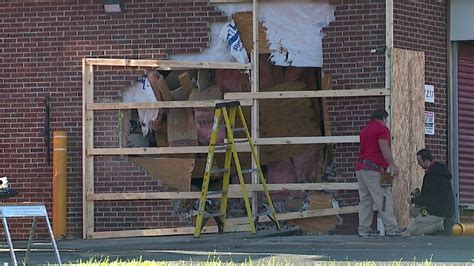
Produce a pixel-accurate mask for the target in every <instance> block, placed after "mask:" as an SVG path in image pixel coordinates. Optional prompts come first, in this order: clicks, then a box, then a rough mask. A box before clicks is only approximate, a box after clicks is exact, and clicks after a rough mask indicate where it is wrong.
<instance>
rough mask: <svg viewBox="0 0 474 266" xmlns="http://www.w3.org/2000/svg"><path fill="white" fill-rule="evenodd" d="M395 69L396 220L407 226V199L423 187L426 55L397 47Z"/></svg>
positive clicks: (393, 121) (393, 136)
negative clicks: (421, 157)
mask: <svg viewBox="0 0 474 266" xmlns="http://www.w3.org/2000/svg"><path fill="white" fill-rule="evenodd" d="M392 68H393V72H392V93H391V105H392V108H391V121H392V124H391V125H392V152H393V155H394V159H395V162H396V163H397V165H398V167H399V168H400V176H399V177H398V178H397V179H396V180H395V182H394V187H393V190H392V192H393V201H394V208H395V215H396V216H397V220H398V222H399V224H400V225H401V226H408V225H409V224H410V223H411V221H410V218H409V217H408V204H407V202H406V198H407V197H408V195H409V194H410V193H409V191H410V190H411V189H413V188H415V187H420V185H421V183H422V178H423V169H422V168H421V167H420V166H418V164H417V161H416V152H417V151H418V150H419V149H421V148H423V147H424V145H425V133H424V111H425V103H424V100H425V98H424V83H425V55H424V53H423V52H415V51H409V50H403V49H394V51H393V66H392Z"/></svg>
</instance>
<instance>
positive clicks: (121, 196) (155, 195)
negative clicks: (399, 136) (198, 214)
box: [86, 183, 357, 201]
mask: <svg viewBox="0 0 474 266" xmlns="http://www.w3.org/2000/svg"><path fill="white" fill-rule="evenodd" d="M246 187H247V191H248V192H258V191H263V186H262V185H261V184H248V185H246ZM267 188H268V190H269V191H270V192H275V191H291V190H307V191H312V190H356V189H357V183H293V184H267ZM248 195H249V197H251V195H252V194H251V193H250V194H248ZM200 197H201V192H141V193H138V192H135V193H96V194H88V195H87V197H86V200H87V201H114V200H157V199H199V198H200ZM220 197H221V195H220V194H214V195H209V196H208V198H220ZM229 197H230V198H242V192H241V190H240V185H229Z"/></svg>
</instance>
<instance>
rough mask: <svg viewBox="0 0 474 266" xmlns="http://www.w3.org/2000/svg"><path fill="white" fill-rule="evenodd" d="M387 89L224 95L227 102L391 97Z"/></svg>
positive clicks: (233, 93) (234, 93)
mask: <svg viewBox="0 0 474 266" xmlns="http://www.w3.org/2000/svg"><path fill="white" fill-rule="evenodd" d="M389 94H390V91H389V90H387V89H354V90H327V91H324V90H321V91H266V92H232V93H230V92H228V93H225V94H224V99H225V100H243V99H281V98H287V99H295V98H317V97H363V96H385V95H389Z"/></svg>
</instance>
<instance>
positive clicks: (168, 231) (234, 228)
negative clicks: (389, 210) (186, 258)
mask: <svg viewBox="0 0 474 266" xmlns="http://www.w3.org/2000/svg"><path fill="white" fill-rule="evenodd" d="M357 212H358V206H349V207H341V208H329V209H320V210H310V211H302V212H289V213H278V214H277V217H278V220H280V221H283V220H292V219H302V218H311V217H322V216H329V215H338V214H348V213H357ZM269 221H270V219H269V218H268V217H261V218H260V219H259V222H269ZM247 223H248V217H239V218H229V219H226V224H225V227H224V232H243V231H250V228H249V226H248V224H247ZM217 232H218V229H217V226H204V227H203V229H202V231H201V233H202V234H210V233H217ZM191 234H194V227H177V228H162V229H143V230H124V231H108V232H91V233H89V234H88V235H87V239H102V238H119V237H140V236H169V235H191Z"/></svg>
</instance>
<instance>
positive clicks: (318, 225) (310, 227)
mask: <svg viewBox="0 0 474 266" xmlns="http://www.w3.org/2000/svg"><path fill="white" fill-rule="evenodd" d="M308 202H309V206H310V207H309V210H318V209H327V208H331V207H332V202H331V196H330V195H327V194H324V193H314V194H310V195H309V196H308ZM337 221H338V220H337V217H336V216H325V217H312V218H305V219H296V220H290V221H288V224H291V225H296V226H299V227H300V228H301V229H303V230H304V231H306V232H311V233H327V232H329V231H330V230H334V229H335V228H336V224H337Z"/></svg>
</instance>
